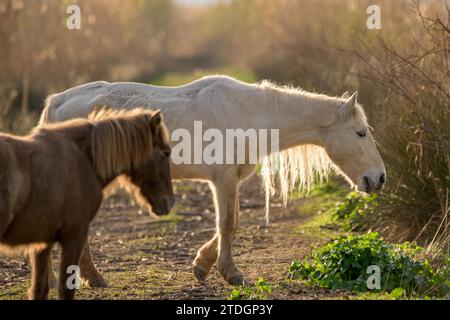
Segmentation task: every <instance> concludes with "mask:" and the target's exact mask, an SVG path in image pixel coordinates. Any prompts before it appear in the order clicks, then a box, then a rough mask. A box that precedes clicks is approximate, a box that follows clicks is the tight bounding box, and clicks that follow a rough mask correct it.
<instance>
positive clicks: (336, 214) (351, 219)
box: [330, 192, 377, 231]
mask: <svg viewBox="0 0 450 320" xmlns="http://www.w3.org/2000/svg"><path fill="white" fill-rule="evenodd" d="M376 200H377V195H376V194H371V195H366V196H362V195H360V194H359V193H357V192H350V193H349V194H347V196H346V197H345V198H344V200H342V201H340V202H338V203H337V204H336V207H333V208H331V209H330V211H331V212H332V215H333V218H334V219H336V220H339V221H340V222H342V228H343V229H344V230H346V231H349V230H361V229H363V228H364V225H363V223H362V218H363V217H365V216H366V215H369V214H373V212H374V210H375V208H376V207H377V201H376Z"/></svg>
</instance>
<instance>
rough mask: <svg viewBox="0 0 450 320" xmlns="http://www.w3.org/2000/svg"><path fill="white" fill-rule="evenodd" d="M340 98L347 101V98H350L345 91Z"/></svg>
mask: <svg viewBox="0 0 450 320" xmlns="http://www.w3.org/2000/svg"><path fill="white" fill-rule="evenodd" d="M341 98H342V99H348V98H350V93H349V92H348V91H345V92H344V93H343V94H342V96H341Z"/></svg>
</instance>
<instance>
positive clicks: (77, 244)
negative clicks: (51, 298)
mask: <svg viewBox="0 0 450 320" xmlns="http://www.w3.org/2000/svg"><path fill="white" fill-rule="evenodd" d="M86 241H87V227H81V228H80V232H79V233H78V235H77V236H73V237H66V238H65V239H64V241H61V247H62V252H61V265H60V270H59V284H58V285H59V290H58V298H59V299H64V300H73V298H74V296H75V289H78V288H76V286H74V285H75V284H76V282H77V279H75V282H74V281H68V280H69V277H74V276H75V277H76V276H77V274H76V273H75V270H76V268H77V267H79V260H80V256H81V252H82V251H83V247H84V244H85V243H86ZM70 280H72V279H70Z"/></svg>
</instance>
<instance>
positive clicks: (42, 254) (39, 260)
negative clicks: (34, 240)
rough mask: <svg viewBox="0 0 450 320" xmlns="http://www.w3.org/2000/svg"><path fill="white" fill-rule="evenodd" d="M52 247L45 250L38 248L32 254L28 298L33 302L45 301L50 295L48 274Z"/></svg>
mask: <svg viewBox="0 0 450 320" xmlns="http://www.w3.org/2000/svg"><path fill="white" fill-rule="evenodd" d="M52 246H53V245H49V246H47V247H45V248H36V249H33V250H32V251H31V252H30V263H31V269H32V271H31V277H32V278H31V287H30V290H29V291H28V297H29V299H32V300H44V299H47V295H48V290H49V286H48V274H49V265H48V262H49V257H50V256H51V252H52Z"/></svg>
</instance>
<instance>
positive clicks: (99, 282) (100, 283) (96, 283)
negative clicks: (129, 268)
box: [85, 276, 108, 288]
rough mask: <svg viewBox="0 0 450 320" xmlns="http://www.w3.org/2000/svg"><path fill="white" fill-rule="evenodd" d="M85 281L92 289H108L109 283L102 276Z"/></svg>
mask: <svg viewBox="0 0 450 320" xmlns="http://www.w3.org/2000/svg"><path fill="white" fill-rule="evenodd" d="M85 281H86V283H87V285H88V286H89V287H91V288H108V282H106V280H105V278H103V277H102V276H100V277H98V278H94V279H86V280H85Z"/></svg>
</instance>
